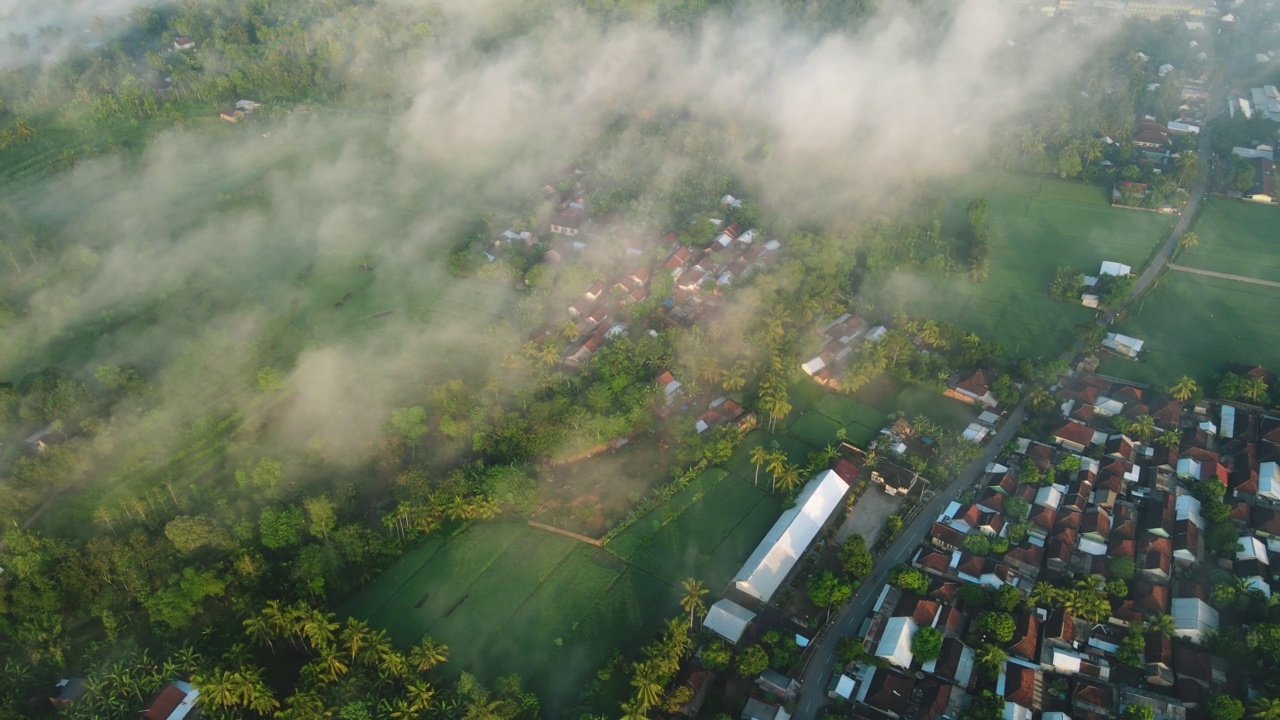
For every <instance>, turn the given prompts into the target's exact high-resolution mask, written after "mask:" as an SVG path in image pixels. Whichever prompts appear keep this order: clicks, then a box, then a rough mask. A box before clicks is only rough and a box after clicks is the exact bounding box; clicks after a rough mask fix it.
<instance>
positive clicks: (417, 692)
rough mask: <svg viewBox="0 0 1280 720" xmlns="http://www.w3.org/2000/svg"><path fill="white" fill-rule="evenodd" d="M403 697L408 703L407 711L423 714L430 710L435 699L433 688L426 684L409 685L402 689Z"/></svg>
mask: <svg viewBox="0 0 1280 720" xmlns="http://www.w3.org/2000/svg"><path fill="white" fill-rule="evenodd" d="M404 692H405V697H406V699H407V700H408V701H409V711H410V712H413V713H424V712H426V711H428V710H430V709H431V706H432V705H433V704H434V700H435V697H436V691H435V688H433V687H431V686H430V685H428V684H427V683H423V682H418V683H409V684H408V685H406V686H405V688H404Z"/></svg>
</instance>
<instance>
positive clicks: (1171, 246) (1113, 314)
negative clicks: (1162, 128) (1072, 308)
mask: <svg viewBox="0 0 1280 720" xmlns="http://www.w3.org/2000/svg"><path fill="white" fill-rule="evenodd" d="M1209 97H1211V98H1212V97H1217V92H1216V91H1210V94H1209ZM1217 105H1218V103H1215V102H1210V108H1212V109H1211V110H1210V111H1209V116H1208V117H1206V118H1205V121H1204V122H1203V123H1201V124H1200V148H1199V149H1198V150H1197V151H1196V154H1198V155H1199V156H1200V167H1201V168H1202V169H1203V172H1204V174H1203V176H1202V177H1201V178H1200V181H1199V182H1197V183H1196V184H1195V187H1193V188H1191V191H1190V195H1191V197H1190V199H1188V200H1187V206H1186V207H1184V208H1183V209H1182V214H1181V215H1179V216H1178V221H1177V222H1176V223H1174V224H1173V228H1172V229H1171V230H1169V237H1167V238H1165V241H1164V245H1162V246H1161V247H1160V251H1159V252H1158V253H1156V256H1155V257H1154V258H1152V259H1151V262H1150V263H1148V264H1147V267H1146V268H1145V269H1143V271H1142V274H1141V275H1139V276H1138V279H1137V280H1135V281H1134V282H1133V288H1132V289H1131V290H1130V291H1129V297H1127V298H1125V301H1124V303H1122V304H1121V305H1120V306H1119V307H1117V308H1114V309H1112V310H1108V311H1106V312H1105V313H1103V314H1102V315H1101V316H1099V317H1098V325H1099V326H1100V327H1104V328H1105V327H1111V324H1112V323H1114V322H1115V320H1116V318H1117V317H1118V316H1120V315H1121V314H1122V313H1123V312H1124V311H1125V310H1128V309H1129V307H1130V306H1132V305H1133V304H1134V303H1135V302H1137V301H1138V299H1139V298H1141V297H1142V296H1143V295H1144V294H1145V293H1146V292H1147V291H1148V290H1150V289H1151V285H1152V284H1153V283H1155V281H1156V278H1158V277H1160V273H1161V272H1163V271H1164V267H1165V265H1166V264H1167V263H1168V262H1169V258H1170V257H1171V256H1172V255H1173V251H1174V250H1175V249H1176V248H1177V247H1178V241H1179V240H1181V239H1182V236H1183V234H1185V233H1186V232H1187V229H1188V228H1189V227H1191V221H1192V220H1194V219H1195V216H1196V213H1197V212H1198V211H1199V210H1200V203H1201V202H1202V201H1203V200H1204V198H1205V196H1207V195H1208V194H1209V176H1210V175H1211V174H1212V164H1211V160H1212V158H1213V150H1212V148H1211V145H1212V142H1213V141H1212V137H1213V131H1212V130H1211V129H1210V128H1209V121H1210V120H1212V119H1213V118H1214V116H1215V115H1217Z"/></svg>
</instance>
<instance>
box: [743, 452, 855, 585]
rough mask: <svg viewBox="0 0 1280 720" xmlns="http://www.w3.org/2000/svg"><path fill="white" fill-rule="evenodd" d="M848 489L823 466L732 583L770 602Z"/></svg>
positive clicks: (842, 481) (845, 484)
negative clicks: (823, 468)
mask: <svg viewBox="0 0 1280 720" xmlns="http://www.w3.org/2000/svg"><path fill="white" fill-rule="evenodd" d="M847 492H849V485H848V483H846V482H845V481H844V480H842V479H841V478H840V476H839V475H837V474H836V473H835V472H834V471H831V470H823V471H822V472H821V473H819V474H818V476H817V477H815V478H814V479H812V480H810V481H809V484H807V485H805V487H804V490H802V491H800V495H799V496H798V497H797V498H796V505H795V507H793V508H791V509H789V510H787V511H786V512H784V513H782V517H780V518H778V522H776V523H774V525H773V527H772V528H771V529H770V530H769V532H768V534H766V535H765V536H764V539H763V540H761V541H760V544H759V545H758V546H756V549H755V552H753V553H751V557H749V558H747V562H746V563H744V564H743V566H742V569H740V570H738V574H737V575H736V576H734V578H733V584H734V586H735V587H737V588H738V589H739V590H741V591H742V592H744V593H746V594H748V595H750V596H751V597H754V598H756V599H757V600H760V601H762V602H769V600H770V598H772V597H773V594H774V593H775V592H777V590H778V586H779V585H781V584H782V581H783V580H785V579H786V578H787V575H789V574H790V573H791V570H792V568H794V567H795V565H796V563H797V562H798V561H799V560H800V556H801V555H803V554H804V551H805V550H806V549H808V547H809V544H810V543H812V542H813V539H814V538H815V537H817V536H818V532H819V531H820V530H821V529H822V526H823V525H824V524H825V523H826V522H827V520H828V519H829V518H830V517H831V514H832V513H834V512H835V510H836V508H838V507H839V506H840V501H841V500H843V499H844V496H845V493H847Z"/></svg>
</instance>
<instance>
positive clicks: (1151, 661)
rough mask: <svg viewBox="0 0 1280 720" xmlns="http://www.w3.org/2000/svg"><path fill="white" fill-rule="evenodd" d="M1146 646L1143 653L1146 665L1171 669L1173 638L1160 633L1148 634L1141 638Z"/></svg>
mask: <svg viewBox="0 0 1280 720" xmlns="http://www.w3.org/2000/svg"><path fill="white" fill-rule="evenodd" d="M1143 637H1144V638H1145V639H1146V641H1147V646H1146V648H1145V649H1144V651H1143V655H1144V656H1145V658H1144V659H1145V660H1146V662H1147V664H1148V665H1155V664H1159V665H1164V666H1166V667H1168V668H1170V669H1172V668H1173V638H1171V637H1169V636H1168V635H1165V634H1164V633H1162V632H1149V633H1146V634H1145V635H1144V636H1143Z"/></svg>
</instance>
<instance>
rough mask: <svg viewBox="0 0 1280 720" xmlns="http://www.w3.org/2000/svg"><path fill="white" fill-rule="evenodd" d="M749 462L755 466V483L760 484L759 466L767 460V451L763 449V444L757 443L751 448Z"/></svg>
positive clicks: (768, 456)
mask: <svg viewBox="0 0 1280 720" xmlns="http://www.w3.org/2000/svg"><path fill="white" fill-rule="evenodd" d="M750 458H751V464H752V465H755V466H756V478H755V484H756V485H759V484H760V466H761V465H763V464H765V463H766V462H768V461H769V458H770V455H769V451H768V450H765V449H764V446H763V445H757V446H755V447H753V448H751V455H750Z"/></svg>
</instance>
